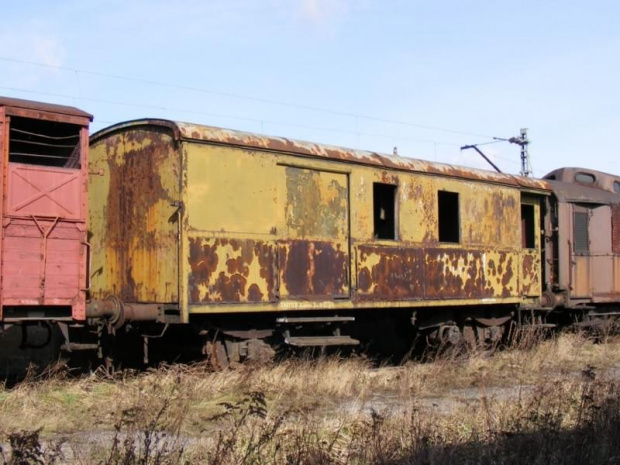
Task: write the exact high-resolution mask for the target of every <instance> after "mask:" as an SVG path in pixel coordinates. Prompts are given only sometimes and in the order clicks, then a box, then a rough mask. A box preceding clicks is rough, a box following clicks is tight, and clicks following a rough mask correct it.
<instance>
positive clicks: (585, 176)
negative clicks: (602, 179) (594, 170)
mask: <svg viewBox="0 0 620 465" xmlns="http://www.w3.org/2000/svg"><path fill="white" fill-rule="evenodd" d="M575 181H577V182H578V183H581V184H594V181H596V178H595V177H594V175H593V174H590V173H577V174H576V175H575Z"/></svg>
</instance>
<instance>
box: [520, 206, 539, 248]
mask: <svg viewBox="0 0 620 465" xmlns="http://www.w3.org/2000/svg"><path fill="white" fill-rule="evenodd" d="M521 246H522V247H523V248H525V249H533V248H534V247H536V227H535V223H534V205H527V204H521Z"/></svg>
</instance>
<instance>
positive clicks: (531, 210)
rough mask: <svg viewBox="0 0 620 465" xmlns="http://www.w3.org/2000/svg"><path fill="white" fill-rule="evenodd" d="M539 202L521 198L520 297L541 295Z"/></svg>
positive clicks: (535, 198)
mask: <svg viewBox="0 0 620 465" xmlns="http://www.w3.org/2000/svg"><path fill="white" fill-rule="evenodd" d="M539 225H540V200H539V198H538V197H534V196H527V195H522V197H521V280H520V281H521V295H523V296H527V297H538V296H540V293H541V266H540V263H541V259H540V253H541V252H540V251H541V237H540V233H539V230H540V226H539Z"/></svg>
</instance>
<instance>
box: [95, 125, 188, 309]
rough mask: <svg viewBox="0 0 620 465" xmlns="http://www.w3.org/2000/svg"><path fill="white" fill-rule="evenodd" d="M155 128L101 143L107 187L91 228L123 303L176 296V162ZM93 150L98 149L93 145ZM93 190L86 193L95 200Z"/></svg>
mask: <svg viewBox="0 0 620 465" xmlns="http://www.w3.org/2000/svg"><path fill="white" fill-rule="evenodd" d="M170 142H171V140H170V138H169V137H166V136H165V135H164V134H162V133H161V130H157V129H156V130H135V131H131V132H127V133H123V134H116V135H113V136H110V137H108V138H106V139H105V140H104V141H103V144H104V145H103V150H104V153H105V156H104V158H102V159H101V160H100V163H105V165H104V166H105V172H106V173H109V181H108V182H109V185H108V186H107V188H106V192H105V195H107V199H106V202H105V208H94V207H93V211H95V210H96V211H97V212H98V214H100V215H101V216H98V215H97V216H94V217H91V220H92V221H91V224H92V225H93V226H92V228H94V229H95V230H97V227H98V228H100V229H99V230H101V231H104V234H103V237H102V240H104V242H103V243H102V244H100V245H101V246H103V247H105V249H106V251H105V261H106V269H105V270H103V273H104V274H105V275H106V278H105V279H106V281H107V284H108V286H109V288H110V291H111V292H112V293H113V294H115V295H117V296H119V297H120V298H121V299H123V300H124V301H126V302H143V301H154V302H173V301H176V300H178V295H177V294H178V292H177V291H178V275H177V272H176V269H173V268H174V266H171V264H173V265H174V264H176V261H177V250H178V245H177V231H178V226H177V221H178V217H177V215H176V207H174V206H173V204H174V203H175V202H176V201H177V200H178V176H179V162H178V158H177V157H175V156H174V153H173V152H174V148H173V147H172V146H171V143H170ZM98 150H100V149H99V148H98ZM98 194H99V195H101V194H102V193H101V192H96V191H95V189H93V191H92V192H91V198H93V199H95V200H93V204H94V203H96V202H97V200H96V199H98V198H99V197H98Z"/></svg>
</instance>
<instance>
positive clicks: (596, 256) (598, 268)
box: [589, 205, 614, 297]
mask: <svg viewBox="0 0 620 465" xmlns="http://www.w3.org/2000/svg"><path fill="white" fill-rule="evenodd" d="M590 212H591V213H590V221H589V223H590V224H589V236H590V256H589V261H590V267H589V268H590V289H591V290H592V294H593V297H596V296H601V297H604V296H609V295H610V294H612V293H613V291H614V266H613V265H614V263H613V255H612V250H611V236H612V232H611V208H610V207H609V205H600V206H594V207H593V208H591V209H590Z"/></svg>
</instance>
